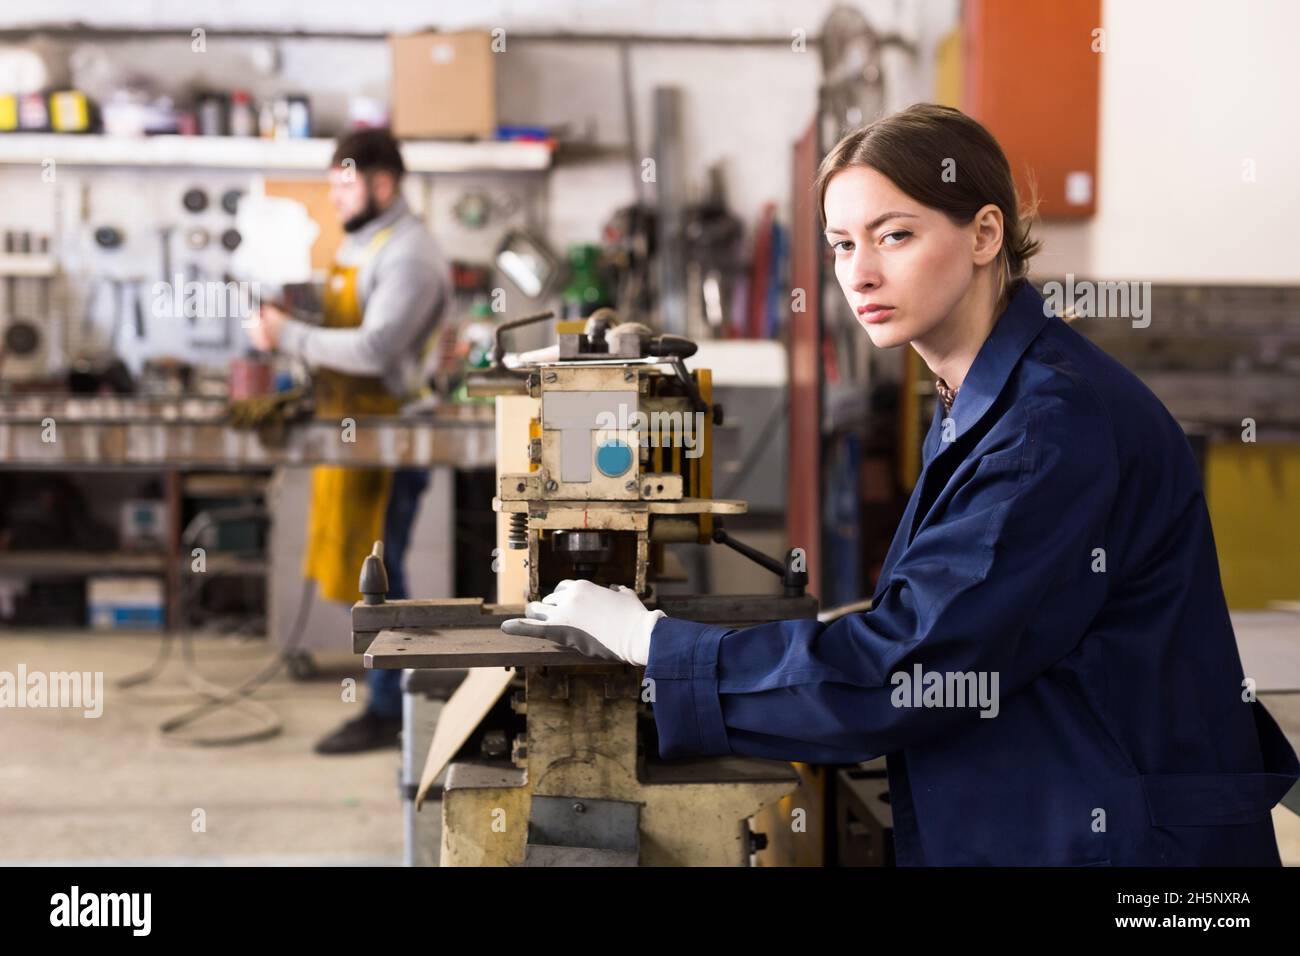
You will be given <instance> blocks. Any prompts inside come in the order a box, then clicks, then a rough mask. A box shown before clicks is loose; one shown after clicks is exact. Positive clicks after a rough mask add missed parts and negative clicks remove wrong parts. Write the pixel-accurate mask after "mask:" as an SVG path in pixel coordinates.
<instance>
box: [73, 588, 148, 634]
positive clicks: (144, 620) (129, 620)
mask: <svg viewBox="0 0 1300 956" xmlns="http://www.w3.org/2000/svg"><path fill="white" fill-rule="evenodd" d="M86 591H87V594H86V610H87V614H86V617H87V621H86V623H87V624H88V625H89V626H90V628H91V629H92V630H96V631H116V630H159V629H161V628H162V624H163V585H162V580H161V579H159V578H146V577H98V578H91V579H90V581H89V582H88V583H87V585H86Z"/></svg>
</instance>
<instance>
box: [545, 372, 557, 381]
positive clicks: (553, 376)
mask: <svg viewBox="0 0 1300 956" xmlns="http://www.w3.org/2000/svg"><path fill="white" fill-rule="evenodd" d="M559 378H560V376H558V375H556V374H555V373H554V372H547V373H546V374H545V375H543V376H542V381H543V382H555V381H559Z"/></svg>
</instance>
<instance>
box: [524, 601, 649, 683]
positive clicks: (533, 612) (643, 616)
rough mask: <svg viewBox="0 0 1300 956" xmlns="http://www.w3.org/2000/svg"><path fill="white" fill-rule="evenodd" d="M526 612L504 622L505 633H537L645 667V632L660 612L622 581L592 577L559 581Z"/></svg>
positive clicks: (593, 653)
mask: <svg viewBox="0 0 1300 956" xmlns="http://www.w3.org/2000/svg"><path fill="white" fill-rule="evenodd" d="M524 613H525V614H527V615H528V616H527V617H516V618H511V619H510V620H508V621H505V622H503V623H502V625H501V630H503V631H505V632H506V633H507V634H520V635H523V636H525V637H542V638H545V639H546V640H548V641H554V642H555V643H557V644H564V645H566V646H568V647H572V648H574V649H576V650H578V651H579V652H581V653H583V654H586V655H587V656H589V657H604V658H607V659H613V660H620V661H624V662H626V663H628V664H639V665H642V666H644V665H645V664H647V663H648V662H649V660H650V634H651V632H653V631H654V628H655V624H656V623H657V622H658V621H659V619H660V618H661V617H664V616H665V615H664V612H663V611H647V610H646V609H645V606H644V605H643V604H642V603H641V602H640V601H639V600H638V599H637V596H636V592H635V591H633V590H632V589H631V588H628V587H624V586H623V585H621V584H615V585H613V586H611V587H608V588H606V587H601V586H600V585H599V584H593V583H592V582H591V581H568V580H566V581H561V582H560V583H559V584H557V585H556V586H555V590H554V591H552V592H551V593H550V594H548V595H546V597H544V598H542V599H541V600H540V601H533V602H531V603H530V604H529V605H528V607H527V608H526V609H525V611H524Z"/></svg>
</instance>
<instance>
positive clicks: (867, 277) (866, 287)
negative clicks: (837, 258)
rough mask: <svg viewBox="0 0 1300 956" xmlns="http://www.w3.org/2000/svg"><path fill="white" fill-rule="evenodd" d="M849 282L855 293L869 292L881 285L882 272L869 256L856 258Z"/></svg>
mask: <svg viewBox="0 0 1300 956" xmlns="http://www.w3.org/2000/svg"><path fill="white" fill-rule="evenodd" d="M849 282H850V284H851V285H852V286H853V291H855V292H869V291H870V290H872V289H875V288H877V287H878V286H879V285H880V270H879V269H878V268H876V264H875V262H873V261H872V260H871V258H870V257H869V256H863V255H859V256H854V258H853V267H852V272H851V273H850V274H849Z"/></svg>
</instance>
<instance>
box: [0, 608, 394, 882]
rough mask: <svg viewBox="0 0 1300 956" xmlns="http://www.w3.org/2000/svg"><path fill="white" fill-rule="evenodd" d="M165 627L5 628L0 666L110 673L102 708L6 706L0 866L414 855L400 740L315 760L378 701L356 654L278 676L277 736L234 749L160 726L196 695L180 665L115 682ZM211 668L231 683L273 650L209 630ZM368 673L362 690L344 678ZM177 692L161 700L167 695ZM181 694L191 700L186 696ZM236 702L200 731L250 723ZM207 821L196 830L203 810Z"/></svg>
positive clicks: (387, 860) (274, 692)
mask: <svg viewBox="0 0 1300 956" xmlns="http://www.w3.org/2000/svg"><path fill="white" fill-rule="evenodd" d="M157 647H158V638H157V637H156V636H152V637H150V636H129V637H124V636H117V635H103V634H90V633H87V632H85V631H77V632H52V631H27V632H9V633H6V634H4V635H0V670H7V671H9V672H11V673H16V672H17V668H18V665H19V664H20V663H23V664H26V666H27V670H28V672H29V673H31V672H33V671H47V672H48V671H67V670H74V669H75V670H79V671H103V672H104V706H103V715H102V716H101V717H99V718H87V717H85V716H83V714H82V712H81V711H79V710H62V709H15V710H6V711H4V712H3V713H2V714H0V717H2V719H3V741H4V743H3V750H2V751H0V753H2V756H0V864H14V863H35V862H40V863H46V862H69V863H71V862H77V863H90V862H96V863H113V864H119V863H142V864H148V863H165V864H176V863H202V864H215V865H222V864H241V865H247V864H254V865H256V864H263V863H265V864H279V863H295V864H307V865H311V864H357V865H366V864H397V863H400V861H401V853H402V830H401V826H402V824H401V806H400V804H399V802H398V793H397V772H398V751H397V750H395V749H394V750H387V751H380V752H377V753H370V754H362V755H358V756H347V757H318V756H316V755H315V754H314V753H312V750H311V746H312V744H313V743H314V742H315V741H316V739H317V738H318V737H320V736H321V735H322V734H324V733H326V732H327V731H329V730H331V729H332V728H333V727H334V726H336V725H337V724H338V723H340V722H342V721H343V720H345V719H347V718H348V717H351V716H354V715H356V714H359V713H360V712H361V708H362V707H363V706H364V701H365V686H364V678H363V676H362V672H361V670H360V668H359V667H358V665H359V663H360V662H359V660H358V659H356V658H353V657H351V655H349V654H347V653H346V652H342V653H340V654H339V655H337V656H335V655H331V656H329V657H325V656H323V655H320V654H318V655H317V659H318V660H319V661H320V662H321V665H322V668H323V669H325V673H324V674H323V675H322V677H321V679H320V680H314V681H309V682H295V681H292V680H290V679H289V678H288V677H287V676H285V675H281V676H279V677H278V678H276V679H275V680H274V681H272V682H271V683H270V684H268V685H267V686H265V687H264V688H262V689H261V690H260V691H259V693H258V694H257V700H259V701H261V702H264V703H265V704H267V705H268V706H270V707H271V708H272V709H273V710H274V711H275V712H276V713H278V715H279V716H280V718H281V719H282V720H283V723H284V730H283V732H282V733H281V734H280V735H279V736H278V737H275V738H274V739H271V740H268V741H263V742H259V743H253V744H248V745H244V746H240V747H234V748H212V747H192V746H183V745H179V744H176V743H173V742H171V741H170V740H165V739H163V737H162V735H161V734H160V733H159V731H158V729H157V728H158V725H159V724H160V723H161V722H162V721H164V720H166V719H167V718H168V717H170V716H172V715H175V714H177V713H179V712H181V711H183V710H185V709H187V708H188V706H189V705H190V704H189V702H190V701H193V700H195V698H193V696H192V695H188V694H187V685H186V684H185V682H184V680H183V679H182V676H181V670H180V667H179V665H177V664H175V663H173V664H172V665H170V669H169V670H168V671H166V672H165V673H164V678H163V679H162V680H160V681H156V682H154V683H152V684H149V685H147V686H146V687H144V688H140V689H138V690H134V691H127V690H119V689H117V688H115V687H114V686H113V682H114V680H116V679H118V678H120V677H122V676H125V675H127V674H131V673H134V672H136V671H139V670H141V669H143V668H145V667H147V666H148V665H149V664H150V663H151V662H152V661H153V659H154V657H155V654H156V652H157ZM195 647H196V657H197V659H198V662H199V672H200V673H201V674H202V675H203V676H204V677H206V678H207V679H209V680H212V681H215V682H217V683H220V684H226V685H233V684H235V683H237V682H238V681H239V680H240V679H242V678H243V677H244V676H246V675H248V674H250V673H252V672H253V671H255V670H256V669H258V667H259V666H260V664H261V662H262V661H263V660H264V659H265V655H266V643H265V642H264V641H254V642H241V641H238V640H234V639H222V638H202V639H199V640H198V641H197V642H196V645H195ZM348 676H356V677H357V678H358V684H359V688H358V693H357V697H358V701H359V702H358V703H344V702H343V701H342V699H341V698H342V690H341V687H342V680H343V678H345V677H348ZM164 693H166V694H169V695H171V699H170V700H165V701H159V700H156V699H152V700H151V699H148V698H149V697H156V696H157V695H160V694H164ZM178 696H179V699H178ZM253 726H254V725H253V724H252V723H251V722H250V721H249V720H248V719H247V718H241V717H239V716H238V715H230V714H229V712H225V713H222V714H220V715H216V716H213V717H212V718H209V720H208V722H207V723H204V724H200V725H196V726H195V727H194V730H195V731H196V732H202V733H220V734H225V733H233V732H236V731H240V730H247V729H251V728H252V727H253ZM196 809H198V810H202V811H203V814H204V816H205V824H206V830H205V831H204V832H194V828H193V821H194V820H195V819H196V817H195V814H194V811H195V810H196Z"/></svg>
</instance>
